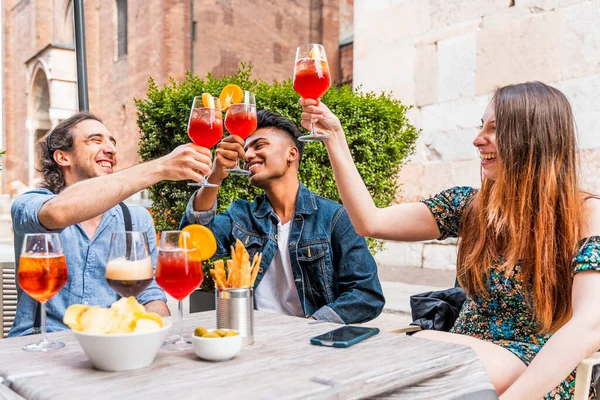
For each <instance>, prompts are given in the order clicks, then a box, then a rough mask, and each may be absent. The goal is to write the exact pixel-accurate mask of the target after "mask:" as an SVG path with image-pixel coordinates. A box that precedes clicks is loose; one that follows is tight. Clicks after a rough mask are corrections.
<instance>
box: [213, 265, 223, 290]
mask: <svg viewBox="0 0 600 400" xmlns="http://www.w3.org/2000/svg"><path fill="white" fill-rule="evenodd" d="M210 274H211V275H212V277H213V279H214V280H215V283H216V284H217V287H218V288H221V289H224V288H225V283H224V282H223V281H222V280H221V277H220V276H219V275H218V274H217V272H216V271H215V270H214V269H211V270H210Z"/></svg>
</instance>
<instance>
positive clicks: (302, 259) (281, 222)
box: [181, 110, 385, 324]
mask: <svg viewBox="0 0 600 400" xmlns="http://www.w3.org/2000/svg"><path fill="white" fill-rule="evenodd" d="M257 120H258V129H257V130H256V132H254V133H253V134H252V135H250V136H248V138H246V141H245V142H244V141H243V140H242V139H241V138H239V137H237V136H234V135H231V136H228V137H227V138H225V139H224V140H223V141H222V142H221V143H219V145H218V147H217V153H216V157H215V163H214V167H213V170H212V173H211V175H210V177H209V178H208V180H209V182H214V183H220V182H222V181H223V179H225V178H226V177H227V172H225V169H228V168H233V167H234V166H235V165H236V163H237V159H238V157H243V158H244V161H245V163H246V167H247V169H248V171H250V183H251V184H252V185H253V186H256V187H258V188H260V189H263V190H264V194H261V195H259V196H257V197H256V198H255V199H254V201H253V202H249V201H245V200H237V201H235V202H233V203H232V204H231V205H230V206H229V208H228V209H227V210H226V211H225V212H224V213H220V214H216V215H215V210H216V201H217V193H218V188H208V187H205V188H202V189H201V190H200V191H199V192H197V193H195V194H194V195H193V196H192V198H191V199H190V202H189V204H188V208H187V210H186V212H185V215H184V216H183V219H182V221H181V225H182V226H184V225H187V224H191V223H198V224H203V225H209V226H210V227H211V229H213V231H214V233H215V236H216V238H217V244H218V250H217V254H216V255H217V256H220V257H223V256H226V255H228V254H229V249H230V245H232V244H234V243H235V242H236V240H241V242H242V243H243V244H244V246H246V248H247V249H248V252H249V253H250V259H252V256H253V255H254V254H256V253H257V252H262V254H263V257H262V262H261V265H260V269H259V271H258V276H257V278H256V282H255V293H256V294H255V299H256V307H257V309H258V310H261V311H267V312H273V313H277V314H285V315H293V316H297V317H305V318H314V319H319V320H324V321H330V322H336V323H340V324H350V323H356V322H365V321H369V320H371V319H373V318H375V317H377V316H378V315H379V313H381V310H382V309H383V305H384V303H385V300H384V298H383V293H382V289H381V284H380V283H379V278H378V277H377V265H376V264H375V260H374V259H373V256H372V255H371V253H370V252H369V248H368V247H367V243H366V241H365V239H364V238H362V237H360V236H358V235H357V234H356V231H355V230H354V228H353V226H352V224H351V223H350V219H349V218H348V214H347V213H346V210H345V209H344V207H343V206H342V205H341V204H338V203H336V202H333V201H331V200H328V199H325V198H323V197H320V196H317V195H316V194H315V193H314V192H311V191H310V190H309V189H308V188H307V187H306V186H304V185H303V184H302V183H300V181H299V180H298V168H299V166H300V160H301V158H302V150H303V145H302V142H300V141H299V140H298V137H299V136H300V132H299V131H298V128H297V126H296V125H295V124H294V123H293V122H292V121H290V120H289V119H287V118H285V117H282V116H281V115H279V114H276V113H274V112H271V111H266V110H261V111H259V112H258V115H257Z"/></svg>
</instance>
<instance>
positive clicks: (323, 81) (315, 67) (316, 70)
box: [294, 58, 331, 100]
mask: <svg viewBox="0 0 600 400" xmlns="http://www.w3.org/2000/svg"><path fill="white" fill-rule="evenodd" d="M295 71H296V72H295V74H294V90H295V91H296V92H297V93H298V94H299V95H300V96H302V97H304V98H305V99H315V100H316V99H318V98H319V97H321V96H323V95H324V94H325V92H327V90H328V89H329V86H331V78H330V76H329V67H328V65H327V61H322V60H315V59H313V58H301V59H300V60H298V61H297V62H296V70H295Z"/></svg>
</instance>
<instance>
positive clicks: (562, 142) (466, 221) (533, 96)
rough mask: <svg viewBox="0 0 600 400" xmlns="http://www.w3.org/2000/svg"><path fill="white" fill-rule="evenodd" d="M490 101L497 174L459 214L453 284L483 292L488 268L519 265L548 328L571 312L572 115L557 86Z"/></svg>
mask: <svg viewBox="0 0 600 400" xmlns="http://www.w3.org/2000/svg"><path fill="white" fill-rule="evenodd" d="M491 104H492V107H493V109H494V112H495V114H496V142H497V152H498V157H497V163H498V179H497V180H496V181H495V182H494V181H491V180H489V179H486V178H482V188H481V191H480V192H479V193H478V194H477V195H476V196H475V198H474V199H473V202H472V203H471V205H470V206H469V208H468V210H467V211H466V212H465V214H464V216H463V220H462V222H461V242H460V245H459V251H458V277H459V282H460V283H461V285H462V287H463V288H465V290H466V291H467V293H469V294H471V295H473V294H475V295H478V296H482V297H487V296H488V294H489V293H488V291H487V284H486V283H487V281H488V279H489V274H488V271H489V267H490V266H491V265H492V264H494V263H498V262H500V263H502V264H503V267H504V268H507V269H509V270H510V269H511V268H513V267H514V266H515V265H517V264H519V265H520V266H521V268H522V273H523V276H522V278H523V283H524V285H525V288H526V290H528V291H529V297H530V299H531V300H532V304H531V306H532V311H533V315H534V317H535V318H536V320H537V321H538V323H539V331H540V332H542V333H548V332H554V331H556V330H557V329H558V328H560V327H561V326H562V325H564V324H565V323H566V322H567V321H568V319H569V318H570V317H571V313H572V307H571V288H572V283H573V282H572V275H571V266H572V259H573V256H574V254H575V251H576V249H577V242H578V240H579V237H580V236H579V235H580V231H581V228H580V227H581V223H582V212H583V211H582V210H583V197H582V193H581V191H580V190H579V186H578V180H577V169H578V159H577V145H576V138H575V122H574V119H573V113H572V111H571V106H570V104H569V102H568V100H567V98H566V97H565V96H564V95H563V94H562V93H561V92H560V91H559V90H557V89H555V88H552V87H550V86H548V85H545V84H543V83H541V82H528V83H523V84H518V85H510V86H505V87H503V88H501V89H498V90H497V91H496V93H495V95H494V97H493V99H492V102H491ZM500 257H501V258H500Z"/></svg>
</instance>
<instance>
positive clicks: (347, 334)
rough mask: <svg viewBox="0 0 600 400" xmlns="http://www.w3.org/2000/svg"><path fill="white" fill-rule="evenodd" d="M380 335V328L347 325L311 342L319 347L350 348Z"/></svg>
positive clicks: (316, 337) (312, 339)
mask: <svg viewBox="0 0 600 400" xmlns="http://www.w3.org/2000/svg"><path fill="white" fill-rule="evenodd" d="M378 333H379V328H368V327H366V326H350V325H346V326H342V327H341V328H337V329H334V330H332V331H330V332H327V333H324V334H322V335H319V336H315V337H314V338H311V339H310V342H311V343H312V344H314V345H317V346H328V347H350V346H352V345H353V344H355V343H358V342H360V341H361V340H365V339H366V338H368V337H371V336H373V335H377V334H378Z"/></svg>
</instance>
